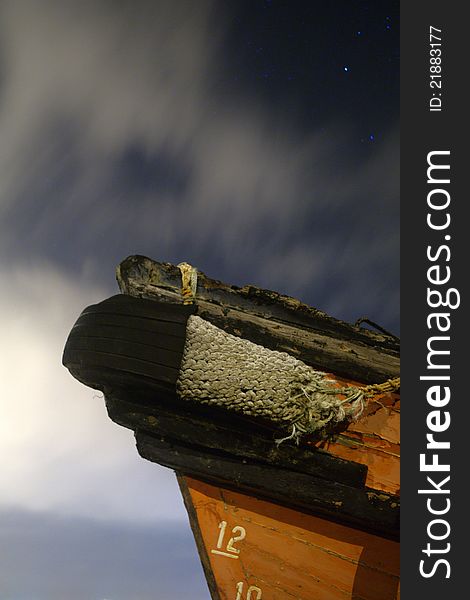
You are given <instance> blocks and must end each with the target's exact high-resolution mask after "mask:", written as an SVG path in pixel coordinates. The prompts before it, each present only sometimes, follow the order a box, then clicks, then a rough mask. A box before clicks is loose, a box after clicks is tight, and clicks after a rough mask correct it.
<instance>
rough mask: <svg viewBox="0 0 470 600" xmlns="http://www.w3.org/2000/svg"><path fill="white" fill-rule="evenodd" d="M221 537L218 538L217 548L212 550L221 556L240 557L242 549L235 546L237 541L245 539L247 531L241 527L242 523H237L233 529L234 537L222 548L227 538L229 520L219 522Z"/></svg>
mask: <svg viewBox="0 0 470 600" xmlns="http://www.w3.org/2000/svg"><path fill="white" fill-rule="evenodd" d="M219 529H220V532H219V537H218V539H217V550H211V552H212V554H220V555H221V556H228V557H230V558H238V555H239V554H240V549H239V548H236V547H235V543H236V542H241V541H242V540H244V539H245V536H246V531H245V528H244V527H240V525H236V526H235V527H234V528H233V529H232V534H233V535H232V537H231V538H230V539H229V541H228V543H227V545H226V546H225V550H222V548H223V547H224V538H225V530H226V529H227V521H221V522H220V523H219Z"/></svg>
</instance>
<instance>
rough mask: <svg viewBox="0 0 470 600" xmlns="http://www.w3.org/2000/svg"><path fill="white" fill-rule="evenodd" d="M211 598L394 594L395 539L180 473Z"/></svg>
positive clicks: (386, 599)
mask: <svg viewBox="0 0 470 600" xmlns="http://www.w3.org/2000/svg"><path fill="white" fill-rule="evenodd" d="M179 482H180V487H181V489H182V493H183V497H184V500H185V504H186V507H187V510H188V513H189V515H190V521H191V524H192V528H193V532H194V536H195V539H196V542H197V546H198V551H199V555H200V557H201V562H202V564H203V566H204V570H205V572H206V577H207V581H208V585H209V589H210V591H211V596H212V599H213V600H242V599H243V600H245V599H248V600H287V599H289V598H292V599H296V600H345V599H348V598H349V599H355V600H395V599H396V598H398V596H399V591H398V590H399V544H398V543H397V542H395V541H391V540H387V539H384V538H383V537H380V536H376V535H372V534H370V533H366V532H363V531H359V530H357V529H354V528H351V527H347V526H344V525H340V524H338V523H335V522H334V521H331V520H327V519H323V518H321V517H316V516H312V515H307V514H304V513H302V512H299V511H294V510H291V509H288V508H285V507H283V506H279V505H276V504H273V503H270V502H266V501H263V500H259V499H257V498H254V497H252V496H247V495H245V494H240V493H237V492H233V491H230V490H227V489H224V488H221V487H216V486H212V485H209V484H207V483H203V482H201V481H197V480H195V479H193V478H187V477H182V476H180V477H179Z"/></svg>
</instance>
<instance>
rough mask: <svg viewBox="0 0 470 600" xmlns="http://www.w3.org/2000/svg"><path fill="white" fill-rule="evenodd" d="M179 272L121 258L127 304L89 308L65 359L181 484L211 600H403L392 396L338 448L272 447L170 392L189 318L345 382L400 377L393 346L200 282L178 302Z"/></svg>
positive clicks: (223, 414)
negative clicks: (187, 300) (190, 297)
mask: <svg viewBox="0 0 470 600" xmlns="http://www.w3.org/2000/svg"><path fill="white" fill-rule="evenodd" d="M178 273H179V271H178V269H176V267H173V266H172V265H168V264H161V263H155V262H153V261H151V260H150V259H146V258H144V257H131V258H129V259H127V260H126V261H124V263H122V264H121V265H120V267H119V268H118V281H119V283H120V287H121V290H122V291H124V292H125V293H124V294H120V295H118V296H114V297H112V298H109V299H108V300H105V301H104V302H101V303H100V304H97V305H94V306H91V307H88V308H86V309H85V310H84V311H83V313H82V314H81V315H80V317H79V318H78V320H77V322H76V324H75V326H74V327H73V329H72V331H71V332H70V335H69V338H68V340H67V343H66V346H65V350H64V357H63V363H64V365H65V366H66V367H67V368H68V369H69V370H70V372H71V373H72V375H73V376H74V377H75V378H77V379H78V380H79V381H82V382H83V383H84V384H85V385H88V386H90V387H93V388H95V389H100V390H102V391H103V392H104V396H105V402H106V408H107V410H108V414H109V416H110V418H111V419H112V420H114V421H115V422H116V423H118V424H120V425H122V426H124V427H127V428H130V429H132V430H133V431H134V432H135V437H136V442H137V450H138V452H139V453H140V455H141V456H142V457H143V458H145V459H147V460H150V461H153V462H156V463H159V464H161V465H164V466H167V467H170V468H172V469H174V470H175V471H176V472H177V474H178V480H179V483H180V487H181V490H182V493H183V497H184V501H185V504H186V507H187V509H188V514H189V517H190V522H191V526H192V528H193V532H194V535H195V538H196V541H197V545H198V550H199V554H200V557H201V560H202V563H203V566H204V569H205V572H206V577H207V580H208V584H209V588H210V591H211V595H212V599H213V600H225V599H227V600H261V599H262V598H264V600H280V599H281V598H282V599H286V598H293V599H294V598H295V599H297V600H336V599H338V600H339V599H340V598H341V599H348V598H351V599H356V600H392V599H395V598H397V597H398V594H399V591H398V590H399V584H398V582H399V579H398V575H399V558H398V557H399V553H398V548H399V546H398V537H399V487H400V482H399V460H400V459H399V447H400V437H399V433H400V432H399V417H400V413H399V395H398V394H396V393H385V394H382V395H380V396H378V397H376V398H374V399H372V400H371V401H370V402H369V405H368V406H367V408H366V411H365V413H364V414H363V416H362V418H361V419H360V420H359V421H357V422H356V423H352V424H351V425H350V426H349V427H348V429H346V430H345V431H341V432H339V433H338V435H337V436H336V437H335V439H333V440H329V441H320V440H319V439H315V438H308V437H307V438H306V439H304V440H302V442H301V443H300V445H296V444H295V443H294V442H292V441H286V442H284V443H282V444H280V445H278V444H276V443H275V440H276V439H277V438H279V437H283V436H282V435H281V436H280V431H279V428H278V426H276V425H275V424H273V423H272V422H269V421H264V420H263V419H260V418H256V419H255V418H248V417H246V416H244V415H239V414H237V413H234V412H230V411H228V410H224V409H222V408H218V407H214V406H212V407H207V406H203V405H200V404H198V403H197V402H190V401H187V400H182V399H181V398H179V397H178V394H177V393H176V383H177V380H178V373H179V369H180V364H181V356H182V352H183V348H184V344H185V330H186V322H187V320H188V318H189V316H190V315H191V314H197V315H198V316H201V317H202V318H204V319H206V320H208V321H210V322H211V323H213V324H215V325H216V326H217V327H219V328H223V329H224V330H225V331H227V332H228V333H231V334H232V335H236V336H239V337H244V338H246V339H249V340H250V341H252V342H254V343H258V344H262V345H264V346H265V347H267V348H269V349H271V350H282V351H287V352H288V353H290V354H292V355H293V356H295V357H297V358H299V359H301V360H302V361H303V362H305V364H307V365H311V366H313V367H314V368H317V369H321V370H323V371H326V372H329V373H331V374H332V375H333V376H334V378H335V379H337V381H338V382H340V383H341V384H345V385H347V384H352V385H358V384H359V385H360V384H361V383H362V384H363V383H370V382H375V383H379V382H381V381H384V379H387V378H389V377H395V376H396V375H397V374H398V372H399V370H398V369H399V362H398V360H399V354H398V352H399V348H398V345H397V340H396V339H392V338H389V337H387V336H384V335H379V334H376V333H372V332H367V331H363V330H358V329H357V328H354V327H352V326H350V325H348V324H346V323H342V322H338V321H336V320H334V319H332V318H331V317H328V316H327V315H325V314H324V313H321V312H320V311H316V310H315V309H310V308H309V307H306V306H305V305H301V304H300V303H299V302H298V301H295V300H293V299H289V298H286V297H282V296H279V295H276V294H274V293H272V292H266V291H264V290H258V289H257V288H252V287H250V288H241V289H239V288H234V287H227V286H224V284H221V283H220V282H214V281H213V280H209V278H206V277H205V276H201V278H200V280H199V283H198V287H197V291H198V299H197V300H194V301H193V302H191V304H189V305H185V304H184V302H183V298H182V297H181V295H180V292H179V290H178V287H177V286H178V280H177V277H178ZM330 367H331V368H330Z"/></svg>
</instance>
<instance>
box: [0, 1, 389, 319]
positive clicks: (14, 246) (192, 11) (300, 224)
mask: <svg viewBox="0 0 470 600" xmlns="http://www.w3.org/2000/svg"><path fill="white" fill-rule="evenodd" d="M175 5H176V6H175ZM215 9H216V7H215V6H214V5H213V4H212V3H210V2H201V3H198V4H197V7H196V6H195V5H194V3H190V2H189V3H184V2H180V3H172V2H159V3H152V2H148V3H147V2H142V3H139V8H138V9H137V7H136V5H135V3H121V4H119V7H117V6H116V5H115V4H113V5H112V6H111V4H109V3H107V2H103V3H99V4H96V3H91V2H85V3H80V8H78V7H77V5H76V3H73V2H44V3H41V5H40V6H39V5H38V4H37V3H28V2H23V3H18V2H5V3H3V13H4V14H3V18H2V20H1V21H2V23H3V24H4V31H2V40H3V51H4V69H3V74H4V75H3V81H4V86H3V87H4V93H3V97H2V101H1V108H0V125H1V126H2V130H3V131H5V132H6V134H5V135H3V134H2V139H1V141H0V145H1V146H0V156H1V157H2V158H1V159H0V173H1V178H0V180H1V181H2V184H1V185H2V192H1V193H2V198H3V199H2V206H3V209H2V212H1V213H0V214H3V226H2V225H1V224H0V229H1V231H2V241H1V242H0V248H1V249H2V250H3V252H4V253H5V254H6V255H7V256H9V258H10V259H11V260H14V257H15V256H16V255H17V254H20V255H23V256H27V255H28V254H30V253H31V252H32V251H34V252H36V253H40V254H42V255H44V256H46V257H47V258H48V259H49V260H52V261H56V262H58V263H61V264H62V265H64V266H67V267H68V268H73V269H75V270H77V271H79V270H80V269H81V267H82V265H83V263H84V262H86V263H87V264H88V266H89V268H92V269H94V270H95V275H96V276H97V277H98V276H101V277H103V276H104V277H106V278H107V280H108V281H111V278H112V276H111V275H110V274H111V273H112V270H113V268H114V266H115V264H116V263H117V262H118V261H119V260H121V259H122V258H123V257H124V256H126V255H127V254H131V253H145V254H148V255H151V256H153V257H155V258H157V259H158V258H161V259H164V260H173V261H179V260H182V259H187V260H190V261H192V262H193V263H195V264H196V265H197V266H199V267H200V268H201V269H203V270H205V271H206V272H209V273H212V274H214V275H215V276H217V277H219V278H224V279H228V280H235V281H236V282H237V283H244V282H246V281H250V282H252V283H259V284H261V285H264V286H267V287H274V288H278V289H281V290H282V291H285V292H288V293H291V294H299V295H301V296H302V297H303V298H304V299H305V300H307V301H311V302H314V303H317V304H318V305H319V306H320V308H323V309H326V310H328V311H330V312H331V311H334V310H338V309H339V310H340V314H339V315H338V316H342V317H345V318H352V317H353V316H354V315H356V314H357V313H359V312H363V311H364V310H366V311H372V313H373V314H372V316H374V317H375V318H376V319H377V320H380V319H385V320H386V321H393V322H394V325H396V313H397V297H396V286H397V270H398V246H397V232H396V228H397V224H398V223H397V204H398V189H397V180H398V166H397V148H398V146H397V141H398V139H397V135H396V131H390V132H389V133H384V138H385V139H384V140H382V141H381V143H378V144H377V148H378V151H377V152H375V153H371V154H370V155H369V157H363V159H362V160H360V161H359V160H358V159H357V157H356V156H351V155H350V148H351V144H350V136H351V135H352V133H351V132H352V129H353V128H352V124H347V123H345V122H344V119H342V118H340V117H339V118H338V122H337V123H333V122H332V123H325V127H323V128H322V131H313V132H302V130H301V128H300V127H299V125H300V124H299V123H297V122H296V118H295V115H285V116H284V118H280V116H279V113H275V112H272V111H270V110H269V108H268V107H267V106H265V105H262V104H260V103H259V102H257V101H256V100H255V99H254V97H253V96H251V95H248V94H247V95H246V96H243V94H242V93H239V94H237V96H236V97H235V96H230V95H225V96H224V95H223V94H221V93H220V90H219V91H218V93H217V94H216V93H215V91H214V90H215V81H216V79H217V73H218V72H219V70H220V69H221V68H222V64H223V63H222V61H221V59H220V54H221V52H222V49H221V44H220V41H221V40H222V39H223V36H224V21H223V19H222V20H221V19H218V20H217V27H214V23H215V21H214V11H215ZM12 232H15V233H12ZM19 237H20V239H21V243H18V241H19ZM371 274H372V275H374V274H375V277H372V279H371ZM371 286H372V288H373V289H372V290H371V292H372V296H373V295H374V294H375V293H380V294H382V296H383V297H382V298H381V301H380V302H378V303H377V302H372V301H370V298H371V297H370V296H368V297H367V298H366V301H365V303H364V294H363V292H362V290H363V289H364V287H371ZM379 288H380V290H383V293H382V292H381V291H380V292H378V290H379ZM341 307H343V308H341ZM344 307H347V308H346V310H345V309H344Z"/></svg>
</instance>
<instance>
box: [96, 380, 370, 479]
mask: <svg viewBox="0 0 470 600" xmlns="http://www.w3.org/2000/svg"><path fill="white" fill-rule="evenodd" d="M106 407H107V410H108V415H109V417H110V418H111V419H112V420H113V421H115V422H116V423H118V424H119V425H122V426H124V427H127V428H129V429H133V430H139V431H147V432H148V433H151V434H153V435H154V436H157V437H158V436H163V437H165V438H170V439H173V440H178V443H181V444H184V445H187V446H192V447H194V448H200V449H202V451H203V452H221V453H224V454H226V455H227V456H231V457H233V459H234V460H238V461H239V462H240V463H241V464H243V462H244V461H245V460H249V461H251V462H257V463H259V464H260V465H263V464H264V465H271V466H273V467H280V468H283V469H290V470H292V471H296V472H299V473H306V474H309V475H313V476H315V477H318V478H323V479H327V480H330V481H338V482H341V483H343V484H345V485H349V486H351V487H357V488H361V487H364V485H365V481H366V476H367V467H366V466H365V465H363V464H360V463H355V462H353V461H348V460H344V459H341V458H339V457H336V456H333V455H331V454H328V453H327V452H324V451H322V450H320V449H317V448H315V447H314V446H308V445H302V446H297V445H296V444H295V443H292V442H287V441H286V442H283V443H282V444H280V445H278V444H276V442H275V439H276V437H279V435H280V432H279V431H275V430H273V429H272V428H268V427H260V425H259V423H255V422H251V421H247V420H246V419H243V418H242V417H238V416H234V415H232V414H229V415H227V412H226V411H224V410H222V409H221V410H219V411H212V410H208V409H207V408H206V409H205V410H204V409H202V410H195V408H196V407H194V406H193V405H192V403H188V402H184V401H178V400H177V399H176V398H173V399H169V398H168V397H166V398H163V397H162V396H160V397H158V396H156V395H154V396H153V397H150V396H149V397H147V398H143V397H142V396H139V394H138V393H136V392H134V393H132V394H130V393H129V394H124V393H123V392H119V391H114V392H111V391H109V392H107V393H106Z"/></svg>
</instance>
